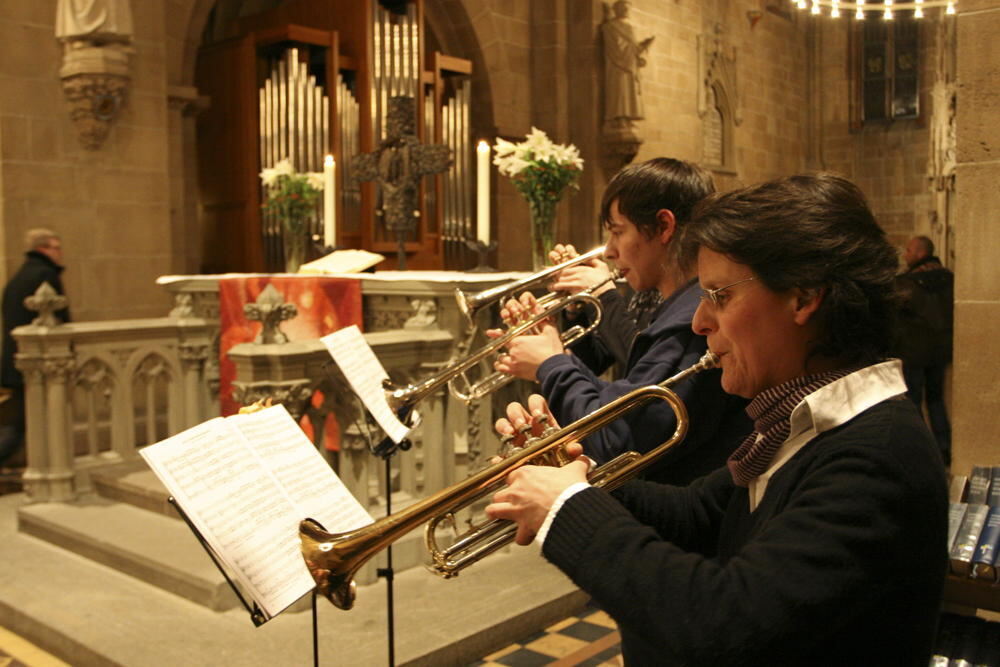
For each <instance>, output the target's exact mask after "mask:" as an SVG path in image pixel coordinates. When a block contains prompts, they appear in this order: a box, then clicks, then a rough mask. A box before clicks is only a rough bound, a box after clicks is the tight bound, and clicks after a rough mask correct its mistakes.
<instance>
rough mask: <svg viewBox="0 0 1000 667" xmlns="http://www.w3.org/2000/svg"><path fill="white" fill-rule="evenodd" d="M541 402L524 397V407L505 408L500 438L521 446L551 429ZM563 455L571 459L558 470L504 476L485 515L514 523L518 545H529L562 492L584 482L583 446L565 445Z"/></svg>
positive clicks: (528, 469)
mask: <svg viewBox="0 0 1000 667" xmlns="http://www.w3.org/2000/svg"><path fill="white" fill-rule="evenodd" d="M555 425H556V424H555V420H554V418H553V417H552V414H551V412H549V408H548V405H547V404H546V403H545V399H544V398H542V397H541V396H539V395H538V394H533V395H532V396H531V397H530V398H528V407H527V408H526V407H524V406H523V405H521V404H520V403H511V404H510V405H508V406H507V418H506V419H499V420H497V422H496V431H497V433H499V434H500V435H511V434H513V435H514V437H515V440H514V442H515V443H516V442H518V440H520V444H521V445H523V444H524V441H525V440H526V438H527V437H528V436H529V434H531V435H532V436H533V437H537V436H538V435H540V434H541V432H542V430H544V429H545V427H547V426H555ZM565 454H566V455H567V456H568V457H569V458H571V459H573V460H572V461H571V462H570V463H568V464H566V465H564V466H562V467H553V466H534V465H528V466H521V467H520V468H518V469H517V470H515V471H514V472H512V473H510V474H509V475H508V476H507V487H506V488H504V489H501V490H500V491H497V492H496V494H494V496H493V502H492V503H491V504H489V505H487V507H486V514H487V515H488V516H489V517H490V518H494V519H508V520H510V521H513V522H515V523H516V524H517V536H516V537H515V538H514V539H515V541H516V542H517V543H518V544H522V545H523V544H530V543H531V541H532V540H533V539H535V535H536V534H538V530H539V528H541V526H542V523H543V522H544V521H545V517H546V516H547V515H548V513H549V509H551V508H552V504H553V503H554V502H555V500H556V498H558V497H559V494H561V493H562V492H563V491H564V490H566V489H567V488H569V487H570V486H571V485H572V484H575V483H577V482H586V481H587V472H588V471H589V470H590V465H591V462H590V459H588V458H587V457H586V456H583V447H582V446H581V445H580V444H579V443H576V442H573V443H568V444H567V445H566V446H565Z"/></svg>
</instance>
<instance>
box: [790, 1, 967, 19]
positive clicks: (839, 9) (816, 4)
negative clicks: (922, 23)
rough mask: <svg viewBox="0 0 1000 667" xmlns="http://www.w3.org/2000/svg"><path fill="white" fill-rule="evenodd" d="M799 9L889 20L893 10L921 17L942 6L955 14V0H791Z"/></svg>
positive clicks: (832, 14)
mask: <svg viewBox="0 0 1000 667" xmlns="http://www.w3.org/2000/svg"><path fill="white" fill-rule="evenodd" d="M792 4H794V5H795V6H796V7H798V8H799V9H808V10H809V13H810V14H823V10H824V9H827V10H829V15H830V17H831V18H840V16H841V14H842V13H845V12H846V13H850V12H854V18H855V19H858V20H859V21H860V20H864V19H865V17H866V16H867V15H868V14H874V15H879V14H880V15H881V16H882V18H883V19H885V20H887V21H891V20H892V19H893V17H894V16H895V12H900V11H909V10H912V11H913V18H915V19H922V18H924V16H925V13H924V11H925V10H927V9H932V8H938V7H943V8H944V13H945V14H946V15H954V14H955V5H956V4H958V2H957V0H913V2H893V0H884V1H883V2H865V0H855V1H854V2H840V0H792Z"/></svg>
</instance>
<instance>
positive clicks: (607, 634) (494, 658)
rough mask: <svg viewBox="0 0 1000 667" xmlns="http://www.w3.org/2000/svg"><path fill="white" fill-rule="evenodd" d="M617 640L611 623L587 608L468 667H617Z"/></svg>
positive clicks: (618, 658) (618, 644) (595, 609)
mask: <svg viewBox="0 0 1000 667" xmlns="http://www.w3.org/2000/svg"><path fill="white" fill-rule="evenodd" d="M620 641H621V638H620V637H619V635H618V630H617V626H616V625H615V622H614V621H612V620H611V618H610V617H609V616H608V615H607V614H605V613H604V612H603V611H600V610H599V609H597V608H596V607H588V608H586V609H584V611H583V612H581V613H580V614H579V615H577V616H573V617H570V618H567V619H564V620H562V621H559V622H558V623H556V624H554V625H552V626H549V627H548V628H545V630H543V631H542V632H539V633H537V634H534V635H532V636H530V637H525V638H524V639H523V640H521V641H520V642H518V643H516V644H512V645H510V646H508V647H506V648H503V649H501V650H499V651H496V652H495V653H492V654H490V655H488V656H486V657H485V658H483V659H482V660H480V661H479V662H474V663H472V664H471V665H469V667H496V666H499V665H505V666H506V667H536V666H539V665H555V666H558V667H570V666H572V665H586V666H587V667H598V666H608V667H621V665H622V658H621V646H620Z"/></svg>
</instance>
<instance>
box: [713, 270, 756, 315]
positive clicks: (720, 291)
mask: <svg viewBox="0 0 1000 667" xmlns="http://www.w3.org/2000/svg"><path fill="white" fill-rule="evenodd" d="M751 280H756V278H754V277H753V276H750V277H749V278H744V279H743V280H737V281H736V282H735V283H729V284H728V285H724V286H722V287H716V288H715V289H703V290H702V291H701V299H702V301H708V302H709V303H711V304H712V305H713V306H715V307H716V308H722V306H723V305H724V304H725V303H726V294H725V291H726V290H727V289H729V288H730V287H734V286H736V285H739V284H740V283H746V282H750V281H751Z"/></svg>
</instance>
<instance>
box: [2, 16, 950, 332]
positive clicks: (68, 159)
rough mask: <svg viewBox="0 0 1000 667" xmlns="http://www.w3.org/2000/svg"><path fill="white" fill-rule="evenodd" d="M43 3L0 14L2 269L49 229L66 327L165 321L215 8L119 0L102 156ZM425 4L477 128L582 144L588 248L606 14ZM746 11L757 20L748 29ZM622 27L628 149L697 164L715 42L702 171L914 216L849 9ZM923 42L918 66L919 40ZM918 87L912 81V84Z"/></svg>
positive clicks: (508, 220) (512, 206)
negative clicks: (807, 187)
mask: <svg viewBox="0 0 1000 667" xmlns="http://www.w3.org/2000/svg"><path fill="white" fill-rule="evenodd" d="M55 5H56V0H10V1H9V2H5V3H4V5H3V8H2V9H0V19H2V20H0V37H2V39H3V44H2V46H0V49H2V50H3V51H2V52H0V56H2V57H0V93H2V95H0V216H2V219H0V224H2V230H3V231H2V233H0V243H2V246H0V250H2V258H3V261H5V262H6V264H7V266H6V269H7V274H8V275H9V273H10V272H11V271H13V270H14V269H16V267H17V265H19V263H20V252H21V250H20V238H21V236H22V235H23V231H24V230H25V229H27V228H28V227H30V226H34V225H49V226H52V227H55V228H57V229H58V230H59V231H60V232H62V233H63V234H64V235H65V236H66V248H67V262H68V269H67V274H66V284H67V288H68V290H69V291H70V294H71V297H72V301H73V306H74V310H75V313H76V316H77V317H78V318H83V319H107V318H112V317H136V316H145V315H158V314H162V313H163V312H164V308H165V307H166V305H165V303H164V299H163V295H162V294H161V293H160V291H159V290H157V289H156V288H155V286H154V285H153V281H154V279H155V277H156V276H158V275H160V274H163V273H179V272H189V273H190V272H197V271H199V269H200V266H201V263H202V262H201V259H202V257H203V256H204V255H205V253H210V252H211V251H212V249H211V248H204V247H203V238H204V236H205V235H204V233H203V230H202V229H201V226H200V223H199V219H198V218H199V215H198V193H197V187H196V179H195V176H196V174H195V156H196V155H197V150H198V147H197V145H196V142H195V137H194V133H193V114H195V113H197V110H198V108H200V106H201V105H203V104H206V103H210V101H209V100H203V99H199V96H198V91H197V90H196V89H195V88H193V73H194V64H195V61H196V58H197V50H198V46H199V44H200V40H201V33H202V31H203V30H204V26H205V23H206V20H207V17H208V14H209V12H210V11H211V9H212V7H213V6H214V2H213V0H145V1H143V2H133V3H132V5H133V13H134V18H135V26H136V27H135V33H136V34H135V49H136V52H135V54H134V55H133V58H132V75H133V85H132V89H131V93H130V96H129V99H128V102H127V103H126V105H125V107H124V109H123V110H122V113H121V116H120V118H119V119H118V121H117V122H116V123H115V125H114V126H113V127H112V130H111V133H110V135H109V137H108V139H107V141H106V142H105V145H104V146H103V147H102V148H101V149H100V150H98V151H87V150H85V149H83V148H81V147H80V146H79V143H78V142H77V140H76V137H75V134H74V130H73V126H72V123H71V122H70V120H69V118H68V113H67V110H66V107H65V104H64V103H63V100H62V93H61V90H60V83H59V79H58V70H59V64H60V49H59V45H58V44H57V43H56V41H55V38H54V30H53V28H54V17H55ZM425 6H426V10H425V11H426V15H427V17H428V23H430V24H431V25H432V26H433V29H434V31H435V33H436V38H437V41H438V42H439V43H440V44H441V45H442V47H443V48H444V49H445V50H446V51H448V52H450V53H451V54H452V55H456V56H459V57H462V58H467V59H469V60H471V61H472V62H473V65H474V68H475V71H474V75H473V82H474V89H475V93H474V102H473V118H474V126H473V130H474V132H475V133H476V134H478V135H480V136H484V137H490V138H492V137H493V136H498V135H499V136H504V137H507V138H518V137H521V136H523V135H524V134H525V133H526V132H528V131H529V130H530V128H531V127H532V125H536V126H538V127H540V128H542V129H544V130H546V131H547V132H549V134H550V135H551V136H552V138H553V139H554V140H556V141H558V142H572V143H574V144H576V145H577V146H578V147H579V148H580V150H581V152H582V154H583V157H584V159H585V160H586V168H585V172H584V175H583V178H582V179H581V183H580V185H581V187H580V191H579V192H577V193H575V194H572V195H570V196H569V197H567V198H566V200H565V201H564V203H563V204H562V205H561V207H560V210H559V216H560V217H559V222H558V224H559V230H560V231H559V237H560V238H561V239H566V240H570V241H573V242H575V243H576V244H577V245H579V246H583V247H590V246H592V245H595V244H597V243H599V242H600V240H601V237H602V234H601V230H600V227H599V224H598V221H597V218H596V216H597V209H598V204H599V201H600V197H601V193H602V192H603V189H604V186H605V184H606V182H607V180H608V179H609V178H610V176H611V174H612V173H613V171H614V169H613V166H612V165H609V163H607V162H606V161H605V160H603V159H602V149H601V142H600V126H601V121H602V118H601V113H602V99H601V86H602V67H603V64H602V54H601V49H600V41H599V28H600V24H601V23H602V22H603V21H604V20H605V13H606V11H607V9H606V5H605V4H604V3H603V2H601V1H600V0H532V1H531V2H528V1H527V0H521V1H518V2H510V3H497V2H489V1H488V0H426V2H425ZM772 6H773V9H772ZM756 11H760V12H761V14H760V17H759V19H758V20H756V21H752V20H751V17H752V15H753V12H756ZM629 20H630V21H631V23H632V25H633V27H634V28H635V31H636V34H637V35H638V36H639V37H640V38H644V37H648V36H654V37H655V40H654V42H653V44H652V46H651V48H650V50H649V52H648V57H647V60H648V63H647V65H646V67H645V68H643V70H642V84H643V89H644V98H645V100H644V101H645V109H646V119H645V120H643V121H640V122H639V123H638V124H637V127H638V131H639V134H640V136H641V137H642V138H643V139H644V141H645V143H644V144H643V145H642V146H641V148H640V150H639V153H638V155H637V156H636V158H635V159H636V160H643V159H648V158H651V157H654V156H658V155H672V156H676V157H680V158H684V159H690V160H695V161H702V160H703V158H704V150H705V136H704V132H705V127H706V123H705V121H704V120H703V118H702V117H701V116H700V115H699V96H700V95H702V94H703V92H704V91H703V87H702V82H701V81H700V79H699V76H700V72H699V48H700V47H699V43H700V40H699V38H701V43H702V44H704V43H705V40H713V39H718V41H719V44H720V48H721V49H722V50H723V51H724V52H725V53H726V54H727V55H731V56H732V57H733V58H734V60H733V67H734V71H735V73H736V78H735V85H734V86H733V89H732V90H729V91H727V93H728V95H729V99H730V101H731V102H732V105H733V109H732V112H733V113H734V114H735V122H734V123H733V124H732V126H731V127H728V128H727V131H728V132H730V134H727V135H726V139H727V140H728V141H729V144H728V145H730V146H731V150H732V156H733V158H732V160H731V162H730V164H727V165H726V166H725V167H726V168H725V169H723V170H719V171H718V172H717V179H718V181H719V185H720V187H721V188H723V189H726V188H729V187H735V186H738V185H741V184H749V183H753V182H757V181H760V180H763V179H767V178H772V177H776V176H780V175H782V174H787V173H792V172H796V171H801V170H803V169H808V168H817V167H823V168H830V169H835V170H837V171H841V172H843V173H845V174H846V175H848V176H849V177H852V178H854V179H856V180H857V181H858V182H859V184H860V185H861V186H862V187H863V188H864V189H865V191H866V192H868V194H869V195H870V196H871V197H872V202H873V205H874V207H875V208H876V211H877V212H878V214H879V217H880V219H882V221H883V223H884V224H885V225H886V226H887V227H888V228H889V230H890V233H891V234H892V235H893V239H894V240H895V241H898V242H900V243H901V242H902V241H904V240H905V238H907V237H908V236H909V235H911V234H912V233H914V232H915V231H922V230H924V229H925V228H926V227H927V225H928V224H929V223H928V219H927V211H928V209H929V208H930V201H929V195H928V194H927V193H928V187H927V182H926V178H925V172H926V161H927V152H928V144H929V137H928V130H927V127H926V124H924V123H922V122H917V121H909V122H908V124H906V123H897V124H895V125H893V126H891V127H889V128H884V127H882V128H865V129H864V130H863V131H861V132H851V131H850V128H849V122H848V121H849V116H848V110H847V107H846V100H847V99H848V97H849V95H848V94H847V92H848V81H847V64H846V49H847V48H848V40H847V32H846V31H847V29H848V26H849V25H850V21H849V20H843V19H842V20H841V21H840V22H837V23H833V22H830V21H829V20H828V19H826V20H817V19H815V18H814V17H810V16H808V15H806V14H805V13H800V12H797V11H795V10H794V9H793V8H790V7H789V6H787V4H786V3H784V2H781V3H779V2H777V1H776V0H774V1H772V0H768V1H767V2H760V1H759V0H733V1H728V2H724V1H723V0H712V1H705V2H695V1H694V0H670V1H668V2H660V1H659V0H633V3H632V10H631V13H630V17H629ZM931 37H933V35H931ZM924 44H925V49H928V50H930V52H928V54H927V55H928V57H927V58H925V60H924V62H925V70H926V68H927V67H929V66H931V65H932V64H933V60H934V58H933V53H932V51H933V49H934V46H933V39H927V40H925V41H924ZM570 46H572V48H570ZM931 78H932V77H931V76H930V75H929V72H928V73H926V75H925V76H924V77H923V81H924V85H925V86H926V85H928V83H929V82H930V81H931ZM926 101H927V100H926V99H925V102H926ZM925 108H926V106H925ZM709 127H711V126H709ZM54 184H56V185H54ZM494 185H495V193H496V194H495V201H494V210H495V211H496V213H495V216H496V220H497V234H498V238H499V242H500V247H501V249H502V251H501V252H500V253H499V265H500V268H505V269H511V268H525V267H526V266H527V265H528V262H529V261H530V260H529V259H528V257H529V253H528V247H529V245H528V243H529V234H528V215H527V206H526V205H525V203H524V202H523V201H522V200H521V198H520V196H519V195H518V194H517V193H516V191H515V190H514V189H513V187H512V186H511V185H510V183H509V182H507V179H506V178H504V177H501V176H499V175H496V174H494ZM69 221H72V222H69Z"/></svg>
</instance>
